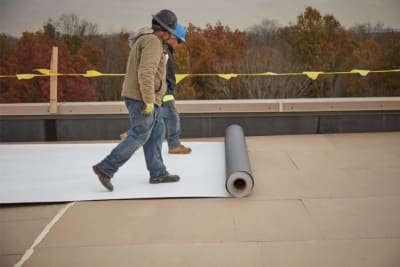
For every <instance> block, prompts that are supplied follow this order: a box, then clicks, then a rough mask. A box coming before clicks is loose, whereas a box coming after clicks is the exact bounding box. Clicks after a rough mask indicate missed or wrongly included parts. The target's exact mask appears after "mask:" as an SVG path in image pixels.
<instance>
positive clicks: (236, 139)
mask: <svg viewBox="0 0 400 267" xmlns="http://www.w3.org/2000/svg"><path fill="white" fill-rule="evenodd" d="M225 173H226V182H225V186H226V190H227V191H228V192H229V193H230V194H231V195H232V196H233V197H245V196H247V195H249V194H250V193H251V191H252V190H253V187H254V179H253V175H252V173H251V167H250V161H249V156H248V153H247V145H246V140H245V136H244V131H243V128H242V127H241V126H239V125H237V124H234V125H230V126H228V127H227V128H226V130H225Z"/></svg>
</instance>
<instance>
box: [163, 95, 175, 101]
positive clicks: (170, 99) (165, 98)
mask: <svg viewBox="0 0 400 267" xmlns="http://www.w3.org/2000/svg"><path fill="white" fill-rule="evenodd" d="M172 100H175V98H174V96H173V95H165V96H164V97H163V102H168V101H172Z"/></svg>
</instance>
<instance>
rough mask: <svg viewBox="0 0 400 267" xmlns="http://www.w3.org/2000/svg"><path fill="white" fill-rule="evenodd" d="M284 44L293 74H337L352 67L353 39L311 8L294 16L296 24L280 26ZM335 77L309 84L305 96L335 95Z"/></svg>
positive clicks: (333, 20)
mask: <svg viewBox="0 0 400 267" xmlns="http://www.w3.org/2000/svg"><path fill="white" fill-rule="evenodd" d="M279 35H280V38H281V39H282V40H283V41H284V42H285V44H286V45H287V48H288V52H289V54H290V57H291V62H292V64H293V65H294V66H299V68H298V69H296V70H294V71H338V70H343V69H345V70H346V69H349V68H351V67H352V65H353V62H354V61H353V58H352V55H353V50H354V39H353V36H352V35H351V34H350V33H349V32H348V31H346V29H345V28H343V27H342V26H341V25H340V23H339V22H338V21H337V20H336V19H335V18H334V17H333V16H332V15H325V16H322V15H321V14H320V12H319V11H318V10H316V9H314V8H312V7H307V8H306V10H305V11H304V13H303V14H301V15H300V16H298V19H297V23H296V24H295V25H292V26H287V27H284V28H282V29H281V30H280V32H279ZM337 79H338V76H331V77H328V76H325V77H321V78H319V79H318V80H317V81H314V82H311V81H310V82H309V85H308V88H309V90H310V91H309V93H306V94H307V95H309V96H313V97H323V96H335V84H336V82H337Z"/></svg>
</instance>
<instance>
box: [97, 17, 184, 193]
mask: <svg viewBox="0 0 400 267" xmlns="http://www.w3.org/2000/svg"><path fill="white" fill-rule="evenodd" d="M176 24H177V18H176V15H175V14H174V13H173V12H172V11H170V10H167V9H164V10H161V11H160V12H158V13H157V14H156V15H153V20H152V27H151V28H143V29H141V30H139V33H138V34H137V36H136V38H135V40H134V43H133V46H132V48H131V51H130V54H129V58H128V63H127V67H126V75H125V79H124V83H123V88H122V96H123V98H124V101H125V105H126V107H127V109H128V111H129V117H130V122H131V128H130V129H129V130H128V131H127V136H126V138H125V139H124V140H123V141H122V142H121V143H119V144H118V145H117V146H116V147H115V148H114V149H113V150H112V151H111V153H110V154H109V155H108V156H106V157H105V158H104V159H103V160H102V161H100V162H99V163H98V164H96V165H94V166H93V170H94V172H95V174H96V175H97V176H98V178H99V180H100V182H101V183H102V185H103V186H104V187H106V188H107V189H108V190H110V191H112V190H113V185H112V183H111V179H112V178H113V176H114V174H115V173H116V172H117V171H118V169H119V168H120V167H121V166H122V165H123V164H124V163H125V162H127V161H128V159H129V158H130V157H131V156H132V155H133V154H134V153H135V152H136V151H137V150H138V149H139V148H141V147H143V151H144V156H145V160H146V166H147V170H148V171H149V173H150V183H151V184H155V183H168V182H177V181H179V179H180V178H179V176H178V175H172V174H169V173H168V171H167V169H166V166H165V165H164V162H163V159H162V155H161V147H162V142H163V135H164V124H163V121H162V117H161V108H160V107H161V104H162V97H163V96H164V95H165V92H166V88H167V87H166V56H165V53H164V49H163V42H164V41H165V40H167V39H168V38H170V37H171V36H172V35H175V34H176V33H175V29H176Z"/></svg>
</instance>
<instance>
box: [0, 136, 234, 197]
mask: <svg viewBox="0 0 400 267" xmlns="http://www.w3.org/2000/svg"><path fill="white" fill-rule="evenodd" d="M116 145H117V144H115V143H106V144H28V145H27V144H18V145H0V203H2V204H5V203H38V202H65V201H80V200H103V199H134V198H177V197H229V196H230V194H229V193H228V192H227V191H226V187H225V180H226V178H225V156H224V143H223V142H188V143H185V145H187V146H189V147H191V148H192V153H191V154H188V155H170V154H168V153H167V145H166V143H164V144H163V152H162V155H163V159H164V163H165V165H166V166H167V170H168V171H169V172H170V173H172V174H178V175H179V176H180V177H181V180H180V181H179V182H177V183H168V184H149V173H148V171H147V169H146V165H145V161H144V154H143V150H142V149H139V150H138V151H137V152H136V153H135V154H134V155H133V156H132V158H131V159H130V160H129V161H128V162H126V163H125V165H123V166H122V167H121V168H120V170H119V171H118V172H117V173H116V174H115V176H114V178H113V179H112V183H113V185H114V191H113V192H109V191H108V190H106V189H105V188H104V187H103V186H102V185H101V184H100V182H99V181H98V178H97V176H96V175H95V174H94V172H93V170H92V165H94V164H96V163H98V162H99V161H100V160H102V159H103V158H104V157H105V156H106V155H108V154H109V152H110V151H111V150H112V149H113V148H114V147H115V146H116Z"/></svg>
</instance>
